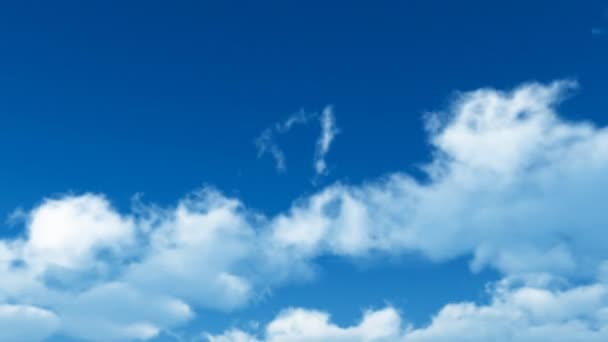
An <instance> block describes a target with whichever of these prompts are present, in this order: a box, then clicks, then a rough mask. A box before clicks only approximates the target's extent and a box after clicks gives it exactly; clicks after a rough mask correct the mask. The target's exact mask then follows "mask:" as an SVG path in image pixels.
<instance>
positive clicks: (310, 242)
mask: <svg viewBox="0 0 608 342" xmlns="http://www.w3.org/2000/svg"><path fill="white" fill-rule="evenodd" d="M575 86H576V85H575V84H574V83H572V82H569V81H558V82H554V83H551V84H539V83H530V84H524V85H521V86H519V87H517V88H515V89H513V90H512V91H506V92H505V91H499V90H495V89H480V90H476V91H472V92H466V93H462V94H460V95H459V96H458V97H457V99H456V100H455V101H454V102H453V103H452V105H451V106H450V107H449V108H447V109H446V110H445V111H443V112H437V113H431V114H429V115H427V117H428V118H429V120H430V122H432V123H433V124H429V125H427V127H428V129H429V141H430V143H431V145H432V147H433V160H432V162H430V163H429V164H428V165H426V167H425V170H426V173H427V174H426V176H427V177H426V179H424V180H419V179H415V178H413V177H411V176H409V175H407V174H404V173H394V174H392V175H389V176H386V177H384V178H381V179H378V180H375V181H371V182H368V183H365V184H362V185H345V184H334V185H331V186H328V187H326V188H324V189H322V190H320V191H319V192H317V193H316V194H313V195H311V196H308V197H306V198H302V199H300V200H298V201H296V202H294V204H293V205H292V207H291V208H290V209H289V210H287V211H285V212H283V213H279V214H278V215H276V216H267V215H264V214H263V213H259V212H255V211H253V210H251V209H249V208H248V207H247V206H246V205H245V204H243V203H242V202H241V201H239V200H238V199H236V198H229V197H226V196H225V195H223V194H221V193H220V192H218V191H216V190H213V189H203V190H201V191H197V192H195V193H193V194H191V195H189V196H187V197H186V198H183V199H181V200H180V201H178V202H177V203H176V204H175V205H174V206H171V207H166V208H161V207H157V206H154V205H152V204H146V203H141V202H139V203H137V204H136V205H134V206H133V208H132V209H131V210H130V211H129V212H119V211H118V210H116V209H115V208H113V207H112V205H111V203H110V202H109V201H108V200H107V199H106V198H105V197H104V196H103V195H101V194H81V195H65V196H59V197H55V198H49V199H45V200H44V201H42V202H41V204H40V205H38V206H36V207H35V208H33V209H31V210H30V211H28V212H27V213H26V214H25V217H26V219H25V232H24V234H23V235H22V236H18V237H14V238H12V239H2V240H0V278H1V279H2V282H1V283H0V327H3V326H6V327H9V326H15V327H19V326H20V325H19V324H18V323H16V322H15V320H18V321H19V322H22V323H23V324H30V323H28V322H32V323H31V324H32V325H40V326H41V328H40V329H38V330H37V331H39V332H40V333H39V334H38V335H36V336H32V337H29V336H28V338H27V339H28V340H32V341H35V340H43V339H44V338H45V337H47V336H50V335H52V334H57V333H61V334H64V335H68V336H71V337H75V338H80V339H87V340H92V341H99V340H104V341H105V340H108V339H111V340H118V341H120V340H134V339H143V340H145V339H149V338H152V337H155V336H158V335H159V334H160V333H161V332H163V331H164V330H166V329H169V328H172V327H176V326H180V325H182V324H185V323H186V322H188V321H189V320H191V319H192V318H193V317H194V316H195V315H196V312H197V310H198V309H201V308H205V309H213V310H224V311H229V310H236V309H238V308H241V307H243V306H245V305H247V304H249V303H250V302H251V301H253V300H255V299H256V298H259V296H261V295H262V294H263V293H264V292H265V291H266V290H267V289H268V288H272V287H275V286H280V285H283V284H285V283H287V282H290V281H295V280H297V279H298V278H301V277H309V276H310V275H311V274H312V273H313V271H312V270H313V269H314V268H313V267H311V266H313V264H314V262H315V260H316V258H318V257H319V256H322V255H336V256H341V257H345V258H348V257H356V258H361V257H365V256H366V255H369V254H372V253H373V254H375V255H382V254H385V255H398V254H402V253H418V254H420V255H421V256H423V257H426V258H428V259H430V260H433V261H436V262H441V261H445V260H449V259H451V258H455V257H461V256H471V268H472V270H473V271H476V270H480V269H482V268H484V267H492V268H494V269H496V270H498V271H500V272H501V273H502V274H503V276H504V277H505V280H504V282H509V283H510V280H511V279H519V282H515V283H516V285H512V284H511V283H510V285H509V286H507V287H505V286H506V285H505V286H502V287H497V288H498V289H497V290H496V291H495V292H492V293H491V296H492V298H493V300H492V302H491V303H490V304H489V305H478V304H475V303H464V304H463V303H460V304H459V303H456V304H448V305H447V306H446V307H445V308H444V309H443V310H442V311H440V312H439V313H438V314H437V315H436V316H435V318H434V320H433V322H432V323H431V325H430V326H429V327H423V328H413V327H410V326H407V324H404V323H403V321H404V320H403V319H401V318H400V316H399V315H398V313H397V312H396V311H395V310H394V309H391V308H387V309H384V310H380V311H377V312H375V311H374V312H372V311H370V312H368V313H366V314H365V315H364V318H363V319H362V321H361V323H360V324H359V325H357V326H354V327H350V328H340V327H337V326H335V325H334V324H332V323H331V322H330V320H329V317H328V316H327V315H326V314H324V313H321V312H318V311H309V310H304V309H292V310H287V311H285V312H283V313H282V314H281V315H279V317H278V318H277V319H276V320H275V321H273V322H271V323H270V324H269V325H268V326H267V327H266V331H265V333H264V334H265V335H264V336H262V337H255V338H264V339H266V340H269V341H278V340H280V341H289V339H288V337H289V338H292V336H293V341H300V340H302V339H303V338H304V339H305V340H308V341H310V340H314V339H315V338H318V340H319V341H323V338H330V339H331V340H332V341H336V340H339V339H347V340H351V341H352V340H357V339H359V340H361V341H374V339H375V340H377V341H382V339H383V338H384V339H385V340H391V341H394V340H395V339H392V338H393V337H395V336H398V337H399V338H405V340H406V341H442V339H444V340H447V338H448V337H449V336H450V335H452V336H454V335H457V333H458V331H464V330H459V329H466V328H467V327H470V326H472V324H473V323H472V322H476V321H481V322H484V326H483V327H484V329H481V330H480V331H479V334H481V335H479V336H481V337H479V338H482V337H483V338H485V340H488V339H490V340H492V339H493V338H494V337H495V336H503V334H507V335H504V336H513V337H514V338H513V339H512V340H515V341H532V340H534V337H538V336H541V335H538V334H541V333H545V331H546V333H555V332H560V331H561V332H562V334H561V335H560V336H573V337H581V338H583V340H584V339H585V338H587V337H588V339H587V340H590V341H593V340H594V339H593V338H597V339H598V340H599V339H600V337H605V336H604V335H603V334H605V333H604V330H603V329H604V324H605V317H606V316H605V313H606V312H608V311H607V310H606V305H605V304H606V300H605V298H604V297H605V291H606V290H605V286H606V285H605V282H604V280H605V279H606V277H605V276H606V274H608V272H606V269H608V268H607V267H606V265H607V264H606V261H607V260H608V255H607V253H606V249H605V246H606V244H607V243H608V241H606V236H607V235H606V234H605V231H604V230H605V227H607V226H608V225H607V223H608V222H607V220H608V219H607V218H606V216H605V214H604V208H603V207H604V206H603V205H602V203H603V198H604V197H605V196H604V189H606V188H607V186H608V176H607V175H608V172H607V171H608V132H607V130H606V128H598V127H595V126H594V125H593V124H591V123H586V122H570V121H567V120H565V119H562V118H560V116H559V115H558V114H557V113H556V105H557V104H559V102H560V101H561V100H563V99H564V97H565V96H566V95H567V94H568V92H569V91H570V90H571V89H572V88H574V87H575ZM327 113H328V114H327V117H328V118H329V119H327V120H329V121H328V122H333V121H332V120H331V112H330V111H328V112H327ZM302 120H304V119H303V118H300V119H294V121H289V120H288V121H286V122H285V123H283V124H282V125H278V126H276V127H275V128H274V131H277V132H280V131H288V130H289V129H290V128H291V127H292V126H293V125H294V124H296V123H297V122H301V121H302ZM333 127H335V126H334V125H333V124H331V123H328V124H327V132H332V131H333V129H334V128H333ZM324 131H325V129H324ZM328 134H329V133H328ZM334 134H335V131H334ZM330 136H333V135H332V134H329V135H327V137H326V138H322V139H321V140H320V141H321V143H320V144H321V145H322V146H327V148H326V149H325V153H326V152H327V150H328V149H329V146H330V144H331V138H330ZM323 141H324V142H323ZM324 144H325V145H324ZM323 155H324V154H323ZM538 279H551V281H539V280H538ZM556 283H559V284H562V285H560V287H556V285H555V284H556ZM576 284H578V285H576ZM521 298H524V299H523V300H522V299H521ZM589 298H591V299H589ZM591 303H595V304H591ZM362 305H365V303H362ZM526 305H527V306H526ZM537 305H538V306H537ZM547 308H548V309H547ZM558 309H560V310H558ZM7 312H8V314H7ZM560 312H561V313H560ZM369 322H371V323H369ZM508 322H513V324H514V325H513V326H507V327H505V324H507V323H508ZM389 323H390V324H389ZM308 324H313V325H314V327H316V328H315V329H317V328H318V329H317V330H314V329H313V330H310V329H304V328H301V327H304V326H308ZM383 324H386V325H383ZM404 325H405V327H404ZM376 326H382V327H383V328H382V329H383V330H384V331H389V332H392V333H394V334H396V335H374V334H375V332H374V331H376V330H374V329H373V327H376ZM292 328H293V329H295V330H293V329H292ZM478 328H479V327H478ZM512 328H513V329H515V330H512ZM290 329H291V330H290ZM501 329H502V330H501ZM517 329H519V330H517ZM300 330H301V331H300ZM304 330H306V331H304ZM478 330H479V329H478ZM310 331H319V333H318V334H319V335H318V336H317V335H314V336H312V337H311V336H308V335H301V334H305V333H308V332H310ZM512 331H516V332H513V333H512ZM3 333H5V334H18V333H19V331H18V330H15V331H10V329H9V331H7V332H3ZM298 334H300V335H298ZM484 334H485V335H484ZM508 334H514V335H508ZM535 334H536V335H535ZM568 334H570V335H568ZM577 334H578V335H577ZM0 336H1V335H0ZM7 336H13V335H7ZM14 336H18V335H14ZM227 336H228V337H227ZM286 336H287V337H286ZM298 336H300V337H298ZM302 336H303V337H302ZM488 336H489V337H488ZM547 336H550V335H547ZM102 337H103V338H102ZM558 337H559V336H558ZM211 338H215V339H216V341H227V339H228V338H232V340H230V339H228V341H248V340H247V339H246V338H254V337H251V336H250V335H248V333H246V332H242V331H237V330H234V331H232V332H227V333H226V334H225V335H224V336H215V337H214V336H212V337H211ZM222 338H224V339H223V340H222ZM298 338H300V339H299V340H298ZM471 338H472V337H471ZM556 338H557V337H556ZM564 338H565V337H564ZM15 339H17V338H15ZM273 339H274V340H273ZM462 340H464V341H468V340H466V339H464V338H463V339H462ZM469 340H470V341H477V340H475V339H469ZM478 340H484V339H478ZM556 340H558V339H556ZM575 340H577V339H575ZM579 340H580V339H579Z"/></svg>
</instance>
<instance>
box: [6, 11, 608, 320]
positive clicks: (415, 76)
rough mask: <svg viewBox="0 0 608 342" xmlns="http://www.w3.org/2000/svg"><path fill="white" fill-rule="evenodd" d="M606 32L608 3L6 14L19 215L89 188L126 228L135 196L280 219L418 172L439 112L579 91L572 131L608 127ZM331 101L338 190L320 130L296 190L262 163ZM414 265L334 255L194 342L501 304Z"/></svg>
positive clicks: (289, 178) (303, 147)
mask: <svg viewBox="0 0 608 342" xmlns="http://www.w3.org/2000/svg"><path fill="white" fill-rule="evenodd" d="M607 26H608V2H607V1H494V2H490V1H437V0H435V1H433V0H431V1H429V0H424V1H422V0H419V1H387V0H380V1H373V2H372V1H355V0H349V1H317V0H307V1H294V0H282V1H230V0H225V1H202V0H198V1H150V0H148V1H124V0H121V1H108V0H104V1H93V0H89V1H14V2H7V1H5V2H2V3H0V158H1V162H0V189H2V195H0V212H1V213H2V214H3V215H5V216H6V217H8V216H9V215H10V213H11V212H13V210H14V209H15V208H18V207H21V208H24V209H28V208H31V207H33V206H35V205H36V204H37V203H39V202H40V201H41V199H42V198H44V197H45V196H53V195H56V194H60V193H65V192H70V191H73V192H76V193H81V192H85V191H92V192H101V193H105V194H107V196H108V197H109V198H110V199H111V200H112V202H113V203H114V204H115V205H116V206H117V207H118V208H119V209H120V210H123V211H126V210H128V208H129V203H130V200H131V197H132V196H133V195H134V194H135V193H143V194H144V200H146V201H152V202H155V203H160V204H165V205H170V204H173V203H175V201H176V200H177V199H179V198H180V197H181V196H183V195H184V194H186V193H188V192H189V191H192V190H193V189H196V188H198V187H200V186H203V185H213V186H215V187H217V188H219V189H220V190H222V191H224V192H226V193H227V194H229V195H232V196H237V197H238V198H240V199H242V200H243V201H244V202H245V204H246V205H247V206H249V207H252V208H255V209H257V210H260V211H261V212H264V213H267V214H269V215H270V214H273V213H276V212H278V211H281V210H284V209H286V208H288V207H289V206H290V203H291V202H292V201H293V200H294V199H296V198H298V197H301V196H304V195H306V194H310V193H313V192H315V191H317V190H318V189H319V188H320V187H322V186H323V185H324V184H330V183H332V182H334V181H342V182H345V183H352V184H358V183H360V182H362V181H364V180H371V179H374V178H376V177H379V176H382V175H384V174H387V173H389V172H395V171H406V172H409V173H412V174H414V175H416V174H419V171H418V169H417V167H418V165H420V164H421V163H424V162H425V161H428V160H429V159H430V153H429V152H430V149H429V145H428V143H427V136H426V133H425V132H424V130H423V123H422V114H423V113H424V112H426V111H429V110H437V109H442V108H444V107H445V106H446V105H447V104H448V103H449V100H450V98H451V96H453V94H454V92H455V91H457V90H471V89H476V88H479V87H485V86H492V87H499V88H505V89H507V88H511V87H514V86H515V85H517V84H519V83H521V82H525V81H532V80H537V81H551V80H554V79H560V78H572V79H575V80H577V81H579V82H580V84H581V88H580V90H579V91H578V94H576V97H574V98H573V99H572V100H570V101H569V102H566V103H564V104H563V106H562V108H563V112H564V113H565V114H564V115H565V116H566V118H568V119H573V120H575V119H580V118H586V119H591V120H593V121H595V122H596V123H598V124H605V123H607V121H608V120H607V117H606V116H605V115H602V113H608V101H606V97H607V91H606V89H608V63H607V61H608V35H605V34H592V30H593V28H604V29H605V27H607ZM328 104H332V105H334V108H335V113H336V117H337V123H338V126H339V127H340V130H341V134H340V135H339V136H338V137H337V138H336V141H335V144H334V145H333V146H332V150H331V151H330V153H329V155H328V163H329V168H330V174H329V175H328V176H327V177H324V178H322V180H321V182H320V183H319V184H316V185H315V184H313V183H312V182H311V178H312V176H313V168H312V156H313V153H314V143H315V139H316V137H317V134H318V128H317V127H313V126H307V127H298V128H297V129H295V130H294V131H293V134H291V133H290V134H289V135H287V136H282V137H280V140H279V143H280V144H281V146H282V147H283V148H284V150H285V153H286V156H287V168H288V170H287V172H286V173H285V174H278V173H277V172H276V170H275V168H274V163H273V160H272V159H271V158H262V159H258V158H257V154H256V150H255V146H254V144H253V141H254V139H255V138H256V136H258V135H259V134H260V132H261V131H262V130H263V129H264V128H266V127H268V126H269V125H272V124H273V123H274V122H277V121H281V120H283V119H285V118H286V117H287V116H288V115H290V114H291V113H294V112H297V111H298V110H300V109H304V110H307V111H320V110H321V109H322V108H323V107H324V106H325V105H328ZM2 229H3V232H2V235H5V236H6V235H9V236H10V235H12V234H18V233H19V231H18V229H19V228H18V227H15V226H11V225H10V224H8V223H6V224H5V225H3V228H2ZM405 259H406V260H399V261H394V262H391V263H389V264H388V265H384V266H379V265H373V266H369V267H367V266H360V265H359V266H355V265H354V264H352V263H349V262H345V261H341V260H334V259H332V258H326V259H323V260H321V261H320V262H319V265H320V272H319V278H318V279H317V281H315V282H313V283H310V284H300V285H294V286H291V287H286V288H280V289H277V290H276V291H274V293H273V294H272V296H270V297H269V298H267V299H266V300H264V301H262V302H260V303H257V304H255V305H253V306H252V307H249V308H247V309H245V310H243V311H241V312H236V313H230V314H218V313H211V312H210V313H205V312H203V313H202V314H201V316H200V317H199V318H200V320H197V322H196V323H195V324H194V325H193V326H192V327H189V329H191V330H192V331H198V330H200V329H202V328H204V329H210V330H213V331H219V330H221V329H222V328H224V327H225V326H226V324H228V325H230V324H233V323H235V322H236V323H238V324H240V323H242V322H247V321H248V320H251V319H261V320H265V319H268V318H270V317H272V316H274V315H275V314H276V313H277V312H278V311H279V310H280V309H281V308H283V307H285V306H305V307H313V308H319V309H325V310H329V311H331V312H333V313H334V317H335V320H336V321H337V322H338V323H348V322H353V321H354V320H356V319H357V317H358V316H359V313H360V311H361V310H362V309H365V308H366V307H381V306H383V305H384V304H385V303H386V302H390V303H393V304H394V305H396V306H397V307H399V308H401V309H402V310H403V311H404V313H405V314H406V317H408V318H409V319H411V320H413V321H414V322H416V323H423V322H425V321H426V320H427V319H428V318H429V315H430V314H431V313H432V312H433V311H435V310H436V309H438V308H440V307H441V306H442V304H444V303H445V302H447V301H448V300H451V301H458V300H465V299H480V298H483V286H484V284H485V283H486V282H487V281H488V280H490V279H494V278H496V275H494V274H492V272H484V273H482V274H477V275H474V274H470V272H469V271H468V268H467V260H466V259H462V260H456V261H454V262H451V263H447V264H442V265H432V264H429V263H427V262H424V261H421V260H417V259H415V258H414V257H412V258H410V257H405ZM361 305H364V306H363V307H362V306H361ZM199 323H200V325H199ZM197 329H198V330H197Z"/></svg>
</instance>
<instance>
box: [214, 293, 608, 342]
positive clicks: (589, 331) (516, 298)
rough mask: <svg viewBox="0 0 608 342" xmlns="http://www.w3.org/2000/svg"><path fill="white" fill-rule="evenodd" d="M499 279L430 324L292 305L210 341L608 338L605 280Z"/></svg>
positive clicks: (389, 313) (390, 311) (387, 313)
mask: <svg viewBox="0 0 608 342" xmlns="http://www.w3.org/2000/svg"><path fill="white" fill-rule="evenodd" d="M505 283H506V282H501V284H499V285H498V287H497V288H496V289H494V290H493V296H492V300H491V302H490V303H489V304H487V305H477V304H474V303H468V302H467V303H456V304H449V305H446V306H445V307H444V308H443V309H441V310H440V311H439V313H437V314H436V315H435V316H434V317H433V319H432V321H431V323H430V324H429V325H428V326H426V327H421V328H415V327H413V326H412V325H409V324H407V323H406V322H405V321H404V319H402V317H401V315H400V314H399V312H398V311H397V310H395V309H394V308H392V307H387V308H384V309H381V310H376V311H373V310H370V311H366V312H365V313H364V315H363V318H362V319H361V321H360V322H359V323H358V324H357V325H354V326H351V327H340V326H338V325H336V324H334V323H332V322H331V321H330V316H329V315H328V314H327V313H325V312H319V311H315V310H305V309H289V310H286V311H284V312H282V313H281V314H279V315H278V316H277V317H276V318H275V319H274V320H273V321H271V322H270V323H268V325H266V327H265V329H264V331H263V332H262V333H261V335H262V336H261V337H258V336H256V335H255V334H251V333H247V332H245V331H242V330H237V329H233V330H230V331H227V332H225V333H224V334H222V335H216V336H214V335H209V336H208V340H209V341H210V342H228V341H230V342H239V341H244V342H305V341H315V342H334V341H349V342H443V341H445V342H448V341H459V342H465V341H466V342H485V341H496V342H507V341H516V342H536V341H563V342H566V341H598V342H599V341H606V339H608V316H607V314H608V287H607V286H606V284H604V283H601V284H600V283H598V284H593V285H588V286H579V287H574V288H572V289H568V290H549V289H545V288H542V287H535V286H523V287H517V288H511V287H510V286H509V285H507V284H505Z"/></svg>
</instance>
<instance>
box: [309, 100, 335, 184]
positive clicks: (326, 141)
mask: <svg viewBox="0 0 608 342" xmlns="http://www.w3.org/2000/svg"><path fill="white" fill-rule="evenodd" d="M319 121H320V123H321V135H320V136H319V139H318V140H317V149H316V151H315V159H314V168H315V172H316V173H317V175H323V174H325V173H326V172H327V163H326V162H325V156H326V155H327V153H328V152H329V148H330V147H331V143H332V142H333V140H334V138H335V136H336V134H338V132H339V131H338V128H337V127H336V119H335V117H334V113H333V108H332V107H331V106H327V107H325V109H323V113H322V114H321V116H320V118H319Z"/></svg>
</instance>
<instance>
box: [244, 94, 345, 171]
mask: <svg viewBox="0 0 608 342" xmlns="http://www.w3.org/2000/svg"><path fill="white" fill-rule="evenodd" d="M312 120H317V121H318V122H319V124H320V126H321V133H320V135H319V138H318V139H317V143H316V148H315V155H314V164H313V166H314V170H315V173H316V174H317V176H319V175H322V174H325V173H326V172H327V163H326V162H325V156H326V155H327V153H328V152H329V149H330V147H331V143H332V142H333V140H334V138H335V136H336V134H338V128H337V127H336V119H335V117H334V114H333V109H332V107H331V106H327V107H325V108H324V109H323V112H322V113H321V114H320V115H319V114H317V113H306V112H304V111H300V112H298V113H295V114H293V115H291V116H290V117H288V118H287V119H286V120H285V121H283V122H278V123H276V124H274V125H273V126H271V127H269V128H266V129H265V130H264V131H262V133H261V134H260V136H259V137H257V138H256V139H255V145H256V148H257V150H258V158H260V157H262V156H264V155H265V154H269V155H271V156H272V157H273V158H274V160H275V163H276V168H277V170H278V171H279V172H285V171H286V169H287V164H286V161H285V153H284V152H283V150H282V149H281V147H280V146H279V145H278V144H277V142H276V136H277V135H283V134H286V133H288V132H289V131H290V130H291V129H292V128H293V127H294V126H297V125H305V124H308V123H309V122H310V121H312Z"/></svg>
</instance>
